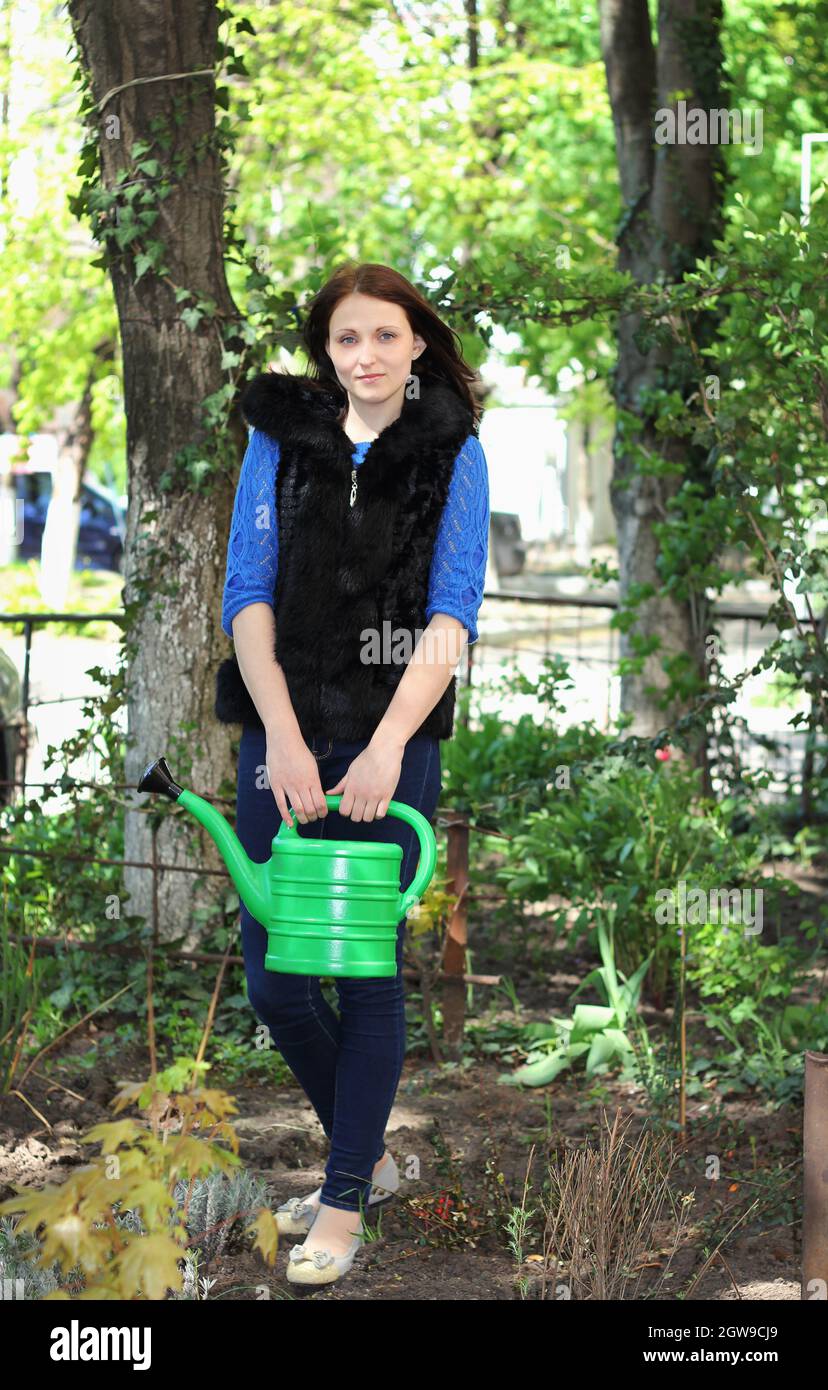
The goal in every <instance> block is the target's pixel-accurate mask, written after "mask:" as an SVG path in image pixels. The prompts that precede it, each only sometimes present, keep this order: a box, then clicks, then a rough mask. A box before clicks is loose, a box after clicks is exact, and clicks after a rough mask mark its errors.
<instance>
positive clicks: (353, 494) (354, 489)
mask: <svg viewBox="0 0 828 1390" xmlns="http://www.w3.org/2000/svg"><path fill="white" fill-rule="evenodd" d="M356 495H357V471H356V469H355V468H352V469H351V501H350V503H349V505H350V506H353V505H354V503H355V502H356Z"/></svg>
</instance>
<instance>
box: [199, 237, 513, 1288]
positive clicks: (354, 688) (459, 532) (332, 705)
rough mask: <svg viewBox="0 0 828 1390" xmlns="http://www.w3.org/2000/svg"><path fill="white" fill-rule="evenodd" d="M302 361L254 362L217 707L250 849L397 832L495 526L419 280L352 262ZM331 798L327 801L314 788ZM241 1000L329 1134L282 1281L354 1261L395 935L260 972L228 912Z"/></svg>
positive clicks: (389, 1072)
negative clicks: (370, 970)
mask: <svg viewBox="0 0 828 1390" xmlns="http://www.w3.org/2000/svg"><path fill="white" fill-rule="evenodd" d="M303 336H304V344H305V349H306V352H307V356H308V359H309V362H310V364H311V370H310V371H309V373H308V374H307V375H305V376H288V375H284V374H281V373H274V372H270V373H262V374H260V375H259V376H257V377H255V378H254V379H253V380H252V381H251V382H250V384H249V385H248V387H247V389H246V391H245V394H244V397H243V402H242V405H243V410H244V414H245V416H246V419H247V421H248V424H249V425H250V426H252V432H251V435H250V439H249V443H248V448H247V452H246V454H245V458H244V462H243V465H242V472H241V477H240V480H239V486H238V490H237V494H236V500H235V506H234V511H233V522H232V527H231V534H230V541H229V545H228V557H227V580H226V584H225V591H224V606H223V616H222V626H223V627H224V630H225V632H226V633H227V634H228V636H232V639H233V643H234V647H235V653H234V656H232V657H230V658H229V659H228V660H227V661H225V662H224V663H223V664H222V666H221V668H220V669H219V673H218V679H217V693H216V715H217V717H218V718H219V719H220V720H222V721H223V722H225V723H237V724H241V725H242V726H243V731H242V737H241V744H240V752H239V769H238V802H237V817H236V829H237V833H238V836H239V839H240V840H241V842H242V844H243V846H244V848H245V850H246V852H247V853H248V855H249V856H250V857H251V859H254V860H256V861H258V862H262V861H264V860H266V859H268V858H269V856H270V844H271V841H272V839H273V836H274V835H275V834H276V833H277V832H278V830H279V826H280V824H281V822H282V820H283V819H284V820H286V821H287V823H288V824H289V825H292V824H293V815H292V814H291V813H293V814H295V816H296V819H297V820H298V822H299V829H298V833H299V834H300V835H311V836H316V837H320V836H328V837H329V838H331V839H361V840H365V839H376V840H383V841H386V842H391V843H396V844H399V845H400V846H401V847H402V850H403V860H402V866H401V887H402V889H405V888H407V887H408V886H409V885H410V883H411V881H412V879H413V877H414V873H415V870H416V865H417V857H418V852H419V845H418V841H417V837H416V835H415V833H414V831H413V830H412V829H411V828H410V827H409V826H407V825H406V824H405V823H404V822H402V821H400V820H398V819H396V818H395V817H390V818H387V819H386V811H387V809H388V803H389V801H390V800H392V798H393V799H397V800H400V801H404V802H407V803H408V804H409V805H411V806H414V807H416V809H417V810H418V811H420V812H421V813H422V814H423V815H424V816H425V817H426V818H427V819H431V818H432V816H433V815H434V811H435V809H436V806H437V802H438V798H439V794H440V782H441V769H440V740H441V739H444V738H450V737H451V735H452V732H453V721H454V700H455V685H456V675H455V668H456V666H457V663H458V661H459V659H460V656H461V654H462V648H463V643H464V642H465V641H467V640H468V641H474V640H476V638H477V612H478V609H479V606H480V603H481V600H482V594H483V579H484V575H485V571H486V556H487V549H488V530H489V494H488V478H487V470H486V461H485V458H484V455H483V451H482V449H481V447H480V443H479V440H478V437H477V430H478V422H479V414H480V407H479V404H478V401H477V399H476V397H475V395H474V394H473V392H472V390H471V389H470V388H471V384H472V383H473V382H474V381H475V380H476V376H475V373H474V372H473V371H472V370H471V368H470V367H469V366H468V365H467V364H466V363H465V362H464V361H463V359H462V356H461V355H460V353H459V352H458V350H457V347H456V345H455V342H456V335H455V334H454V333H453V332H452V330H450V329H449V328H448V327H447V325H446V324H444V323H443V322H442V320H441V319H440V318H439V316H438V315H437V314H436V313H435V312H434V310H433V309H432V308H431V306H430V304H429V303H428V301H427V300H425V299H424V298H423V297H422V296H421V295H420V294H419V292H418V291H417V290H416V289H415V287H414V286H413V285H412V284H410V282H409V281H408V280H406V279H405V277H404V276H402V275H400V274H399V273H398V272H397V271H395V270H393V269H391V268H389V267H387V266H382V265H374V264H363V265H359V266H354V265H352V264H347V265H345V266H343V267H342V268H341V269H340V270H338V271H337V272H336V273H335V274H334V275H333V276H332V277H331V278H330V279H329V280H328V282H327V283H326V284H325V285H324V286H323V288H322V289H321V290H320V291H319V292H318V294H317V295H316V296H315V298H314V299H313V301H312V303H311V305H310V309H309V313H308V315H307V318H306V321H305V325H304V329H303ZM326 793H328V794H332V795H339V794H341V796H342V801H341V803H340V806H339V809H338V810H337V811H331V810H328V808H327V805H326V802H325V794H326ZM241 923H242V943H243V950H244V960H245V972H246V976H247V988H248V997H249V1000H250V1003H251V1005H252V1007H253V1010H254V1012H255V1013H256V1015H257V1016H258V1018H259V1019H260V1020H261V1021H262V1022H263V1023H264V1024H266V1025H267V1027H268V1029H269V1031H270V1035H271V1037H272V1039H273V1041H274V1043H275V1044H276V1046H277V1047H278V1049H279V1051H280V1052H281V1054H282V1056H283V1057H284V1058H285V1061H286V1062H287V1064H288V1066H289V1067H290V1069H291V1071H292V1072H293V1074H294V1075H295V1076H296V1078H297V1080H298V1081H299V1083H300V1084H301V1086H302V1087H303V1089H304V1090H305V1092H306V1094H307V1096H308V1098H309V1100H310V1102H311V1104H312V1105H313V1107H314V1110H315V1111H316V1114H317V1115H318V1117H319V1121H320V1123H321V1125H322V1127H323V1129H324V1131H325V1133H326V1135H327V1136H328V1138H329V1140H330V1143H331V1151H330V1157H329V1159H328V1164H327V1167H326V1172H325V1181H324V1183H323V1185H322V1186H321V1188H318V1189H317V1190H316V1191H315V1192H313V1193H311V1194H309V1195H308V1196H307V1197H305V1198H292V1199H290V1201H288V1202H286V1203H284V1204H283V1206H282V1207H280V1208H279V1210H278V1213H277V1220H278V1224H279V1229H280V1230H281V1231H284V1232H285V1233H292V1234H304V1235H305V1239H304V1242H303V1243H302V1244H299V1245H295V1246H294V1247H293V1249H292V1250H291V1254H290V1259H289V1264H288V1279H289V1280H291V1282H293V1283H302V1284H324V1283H330V1282H333V1281H334V1280H335V1279H338V1278H341V1277H342V1276H343V1275H344V1274H345V1273H347V1271H348V1269H350V1267H351V1264H352V1262H353V1259H354V1256H355V1254H356V1252H357V1251H358V1250H359V1248H360V1245H361V1240H360V1235H361V1231H362V1221H361V1214H362V1212H365V1213H366V1214H367V1215H371V1214H372V1212H373V1211H374V1209H375V1208H376V1207H377V1206H378V1205H379V1204H380V1202H381V1201H383V1200H384V1199H385V1200H388V1199H390V1197H391V1196H392V1195H393V1193H394V1192H395V1191H396V1190H397V1188H398V1186H399V1173H398V1171H397V1167H396V1164H395V1162H394V1159H393V1157H392V1156H391V1155H390V1154H389V1153H388V1152H387V1150H386V1149H385V1144H384V1133H385V1126H386V1124H387V1121H388V1117H389V1114H390V1112H391V1107H392V1105H393V1101H394V1096H395V1093H396V1089H397V1085H398V1082H399V1078H400V1074H401V1070H402V1065H403V1060H404V1056H405V1042H406V1035H405V996H404V990H403V980H402V950H403V940H404V935H405V919H404V918H403V919H402V921H401V922H400V923H399V925H398V929H397V975H396V977H395V978H393V979H348V978H338V979H336V982H335V983H336V989H337V994H338V1000H339V1013H338V1014H337V1013H336V1012H335V1011H334V1010H333V1009H332V1008H331V1006H330V1005H329V1004H328V1002H327V1000H326V999H325V998H324V996H323V994H322V992H321V989H320V984H319V980H318V979H317V978H315V977H311V976H303V975H288V974H280V973H276V972H272V971H265V969H264V954H265V946H266V933H265V929H264V927H263V926H262V925H261V924H260V923H259V922H257V921H256V920H255V919H254V918H253V917H251V915H250V913H249V912H247V910H246V909H245V908H244V907H242V910H241Z"/></svg>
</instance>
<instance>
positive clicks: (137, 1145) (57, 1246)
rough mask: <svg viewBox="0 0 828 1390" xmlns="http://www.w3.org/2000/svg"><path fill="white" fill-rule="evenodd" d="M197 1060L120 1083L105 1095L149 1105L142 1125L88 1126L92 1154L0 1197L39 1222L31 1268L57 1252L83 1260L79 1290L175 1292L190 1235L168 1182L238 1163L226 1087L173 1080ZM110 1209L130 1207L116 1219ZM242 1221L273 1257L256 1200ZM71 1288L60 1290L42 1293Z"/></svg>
mask: <svg viewBox="0 0 828 1390" xmlns="http://www.w3.org/2000/svg"><path fill="white" fill-rule="evenodd" d="M204 1067H205V1064H204V1063H197V1062H193V1061H191V1060H188V1059H180V1060H179V1062H177V1063H176V1064H175V1065H174V1066H172V1067H170V1068H168V1069H167V1071H165V1072H162V1073H158V1074H157V1075H156V1076H154V1077H153V1078H151V1079H150V1081H148V1082H141V1083H134V1084H132V1083H130V1084H125V1085H123V1086H122V1088H121V1091H120V1093H119V1095H118V1096H117V1097H116V1100H115V1101H114V1102H113V1108H114V1110H115V1113H116V1114H118V1113H119V1112H120V1111H122V1110H123V1109H125V1108H126V1106H127V1105H129V1104H131V1103H136V1104H137V1105H138V1106H139V1108H140V1109H142V1110H144V1111H146V1112H147V1119H148V1121H149V1124H147V1121H144V1122H143V1123H140V1122H138V1121H135V1120H129V1119H121V1120H117V1121H115V1122H113V1123H110V1124H100V1125H95V1126H93V1128H92V1129H90V1130H89V1131H88V1132H87V1133H86V1134H85V1135H84V1142H85V1143H88V1144H92V1143H97V1142H100V1143H101V1156H100V1157H98V1158H95V1159H93V1161H92V1162H91V1163H90V1164H88V1165H86V1166H85V1167H83V1168H81V1169H80V1170H79V1171H78V1172H77V1173H74V1174H72V1175H70V1177H69V1178H67V1180H66V1181H65V1182H64V1183H63V1184H62V1185H60V1186H56V1185H54V1184H49V1185H48V1186H47V1187H45V1188H44V1189H43V1190H42V1191H40V1192H31V1191H30V1190H29V1189H27V1188H22V1189H21V1188H18V1189H17V1196H15V1197H12V1198H9V1199H7V1200H6V1201H5V1202H3V1203H2V1204H0V1211H3V1212H5V1211H8V1212H21V1213H22V1216H21V1217H20V1220H19V1223H18V1225H19V1229H20V1230H21V1231H28V1232H31V1233H34V1232H36V1231H38V1229H39V1227H40V1226H41V1225H42V1226H43V1227H44V1228H45V1234H44V1238H43V1245H42V1248H41V1250H40V1254H39V1257H38V1260H37V1265H38V1266H39V1268H41V1269H43V1270H46V1269H48V1268H50V1267H51V1266H52V1265H53V1264H54V1262H55V1261H57V1262H58V1264H59V1265H60V1268H61V1269H62V1271H63V1272H64V1274H67V1273H68V1272H69V1270H70V1269H71V1268H72V1267H74V1266H75V1265H79V1266H80V1267H81V1269H82V1270H83V1274H84V1279H85V1286H84V1288H83V1291H82V1292H81V1293H80V1294H79V1295H78V1296H79V1297H80V1298H93V1299H94V1298H108V1299H163V1298H165V1297H166V1296H167V1294H168V1292H170V1291H172V1292H179V1293H180V1292H181V1291H182V1288H183V1276H182V1271H181V1269H180V1267H179V1266H180V1262H181V1261H182V1260H183V1259H184V1257H185V1254H186V1247H187V1245H188V1242H189V1236H188V1233H187V1229H186V1226H185V1224H184V1220H183V1219H178V1217H177V1216H176V1200H175V1195H174V1194H175V1191H176V1185H177V1184H178V1183H179V1182H180V1181H182V1180H184V1181H186V1183H187V1184H188V1187H189V1188H190V1194H189V1195H191V1193H192V1189H193V1188H194V1185H195V1183H196V1181H197V1180H198V1178H199V1177H200V1176H201V1175H203V1174H209V1173H212V1172H214V1171H216V1170H218V1171H220V1172H222V1173H234V1172H235V1170H236V1169H237V1167H238V1165H239V1162H240V1160H239V1158H238V1141H237V1139H236V1135H235V1132H234V1131H233V1128H232V1126H231V1124H230V1123H229V1121H228V1118H227V1117H228V1116H229V1115H230V1114H231V1113H232V1112H233V1111H234V1110H235V1109H236V1106H235V1102H234V1101H233V1098H232V1096H228V1095H227V1094H226V1093H225V1092H223V1091H220V1090H209V1089H206V1088H204V1087H202V1086H200V1085H198V1084H195V1082H194V1081H193V1084H192V1085H191V1088H190V1089H189V1090H187V1091H184V1090H182V1089H180V1088H181V1087H182V1085H186V1084H187V1083H188V1082H190V1081H191V1078H195V1077H197V1076H198V1074H199V1073H200V1072H201V1071H202V1070H204ZM222 1141H223V1143H225V1144H229V1146H230V1149H231V1150H232V1152H229V1153H228V1151H227V1149H226V1148H224V1147H222ZM239 1190H240V1189H236V1191H235V1196H234V1198H233V1200H235V1197H237V1196H238V1191H239ZM200 1200H201V1199H199V1201H200ZM231 1204H232V1203H231ZM225 1205H226V1204H225ZM116 1209H120V1211H121V1214H122V1215H126V1213H129V1214H130V1217H129V1219H127V1220H126V1221H124V1222H122V1223H121V1224H120V1225H119V1224H118V1223H117V1222H116V1221H115V1215H116ZM205 1210H206V1209H205ZM184 1211H185V1212H186V1201H185V1206H184ZM136 1216H137V1217H138V1218H139V1219H138V1220H136V1219H134V1217H136ZM171 1218H172V1220H171ZM246 1229H247V1231H249V1232H251V1233H253V1234H254V1235H255V1242H254V1245H255V1247H256V1248H258V1249H259V1250H260V1251H261V1253H262V1255H263V1256H264V1258H265V1259H266V1260H267V1261H268V1263H272V1262H273V1259H274V1257H275V1251H276V1246H277V1243H278V1235H277V1231H276V1222H275V1219H274V1217H273V1214H272V1212H271V1211H270V1210H269V1209H268V1208H267V1207H265V1206H262V1207H261V1208H260V1209H259V1210H258V1211H257V1212H254V1213H253V1219H252V1221H251V1222H250V1223H249V1225H248V1226H247V1228H246ZM205 1233H206V1232H205ZM69 1297H70V1295H69V1293H68V1292H66V1290H65V1289H54V1290H52V1291H51V1292H50V1293H48V1294H47V1295H46V1298H47V1299H54V1298H69Z"/></svg>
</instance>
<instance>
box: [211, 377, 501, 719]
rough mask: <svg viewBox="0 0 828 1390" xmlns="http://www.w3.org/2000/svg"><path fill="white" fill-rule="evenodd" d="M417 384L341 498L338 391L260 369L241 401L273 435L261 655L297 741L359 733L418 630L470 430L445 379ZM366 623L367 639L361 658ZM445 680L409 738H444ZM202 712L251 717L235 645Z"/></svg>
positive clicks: (387, 691)
mask: <svg viewBox="0 0 828 1390" xmlns="http://www.w3.org/2000/svg"><path fill="white" fill-rule="evenodd" d="M407 390H408V388H407ZM419 391H420V394H419V397H416V396H411V397H409V396H408V394H407V391H406V395H405V396H404V399H403V407H402V411H401V413H400V415H399V417H398V418H397V419H396V420H394V421H392V423H391V424H390V425H387V426H386V427H385V429H383V430H381V432H380V433H379V435H378V436H377V438H376V439H375V440H374V441H373V442H372V444H371V447H370V449H369V450H368V451H367V453H366V455H365V457H364V459H363V461H362V462H361V463H360V464H359V466H358V468H357V469H356V470H355V473H356V478H355V494H356V495H355V498H354V503H353V505H351V497H352V496H353V495H354V487H353V483H354V479H353V478H352V471H353V464H352V461H351V455H352V453H353V448H354V446H353V443H352V442H351V440H350V439H349V438H348V436H347V435H346V434H345V431H344V430H343V429H342V426H341V424H340V423H339V420H340V415H341V397H339V398H337V396H336V395H335V393H334V392H333V391H332V390H331V388H330V387H328V386H326V385H324V384H323V383H320V382H318V381H316V380H315V379H313V378H311V377H307V376H287V375H284V374H282V373H275V372H263V373H261V374H260V375H258V376H256V377H254V378H253V379H252V380H251V382H250V383H249V385H248V386H247V388H246V390H245V393H244V396H243V399H242V409H243V412H244V414H245V417H246V418H247V420H248V422H249V423H250V424H251V425H253V426H254V427H255V428H256V429H261V430H264V431H266V432H267V433H269V434H272V435H273V436H274V438H276V439H277V440H278V443H279V466H278V474H277V486H276V493H277V497H276V499H275V500H276V515H277V517H278V572H277V577H276V590H275V598H274V605H273V608H274V615H275V623H276V641H275V650H274V655H275V657H276V660H277V661H278V662H279V664H280V666H281V667H282V670H283V671H284V675H285V680H286V682H287V687H288V691H289V692H290V698H291V703H292V705H293V708H294V711H295V713H296V718H297V721H298V723H299V727H300V730H301V732H302V736H303V738H305V740H306V741H308V742H310V740H311V738H312V737H313V736H314V735H321V736H323V737H325V738H331V737H332V738H338V739H344V740H357V739H369V738H371V736H372V735H373V733H374V731H375V729H376V727H377V725H378V724H379V722H380V720H381V719H382V716H383V715H384V713H385V711H386V709H387V708H388V705H389V704H390V702H391V699H392V697H393V695H394V691H395V690H396V688H397V685H398V683H399V681H400V679H401V678H402V676H403V674H404V672H405V669H406V662H407V660H408V659H410V656H411V653H412V652H413V650H414V647H415V646H416V644H417V642H418V640H419V636H420V632H422V630H424V629H425V628H426V627H427V626H428V622H427V619H426V614H425V608H426V602H427V596H428V582H429V572H430V567H431V557H432V552H433V549H434V542H435V539H436V536H437V530H438V527H439V524H440V518H441V515H442V511H443V507H444V505H445V501H446V498H447V496H448V490H449V484H450V482H451V476H452V470H453V466H454V461H455V458H456V456H457V454H458V452H459V450H460V448H461V446H462V445H463V443H464V442H465V440H466V439H467V438H468V435H469V434H470V433H472V432H474V433H476V430H475V429H474V425H473V418H472V414H471V411H470V410H469V409H468V408H467V407H466V405H465V404H464V403H463V401H462V400H461V399H460V397H459V396H458V395H457V394H456V393H455V392H454V391H452V390H451V388H450V387H448V386H445V385H443V384H442V383H441V382H429V381H427V380H424V381H421V382H420V383H419ZM366 629H367V630H368V631H369V632H376V633H377V635H378V639H379V641H378V647H379V650H376V649H375V651H374V653H373V654H372V656H371V658H370V659H369V660H366V650H367V648H366V637H367V633H366ZM418 629H419V631H418ZM401 639H402V640H401ZM397 644H399V645H397ZM395 646H396V652H395V651H394V648H395ZM456 682H457V677H456V675H455V674H452V677H451V680H450V682H449V684H448V686H447V688H446V690H445V692H444V693H443V695H442V696H441V697H440V699H439V700H438V701H437V704H436V705H435V706H434V708H433V709H432V710H431V712H430V713H429V714H428V716H427V717H426V719H425V720H424V721H423V723H422V724H421V725H420V727H419V728H418V729H417V730H416V731H415V732H416V733H417V734H430V735H432V736H433V737H436V738H441V739H443V738H451V736H452V733H453V725H454V704H455V690H456ZM215 714H216V718H217V719H219V720H220V721H221V722H222V723H225V724H253V725H255V726H256V727H258V728H261V727H262V722H261V719H260V718H259V715H258V713H257V710H256V707H255V705H254V704H253V701H252V699H251V698H250V694H249V692H248V690H247V687H246V686H245V684H244V681H243V679H242V675H241V672H240V670H239V666H238V662H237V660H236V657H235V655H234V656H232V657H229V658H228V659H227V660H226V661H224V662H222V664H221V666H220V667H219V670H218V674H217V679H216V702H215Z"/></svg>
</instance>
